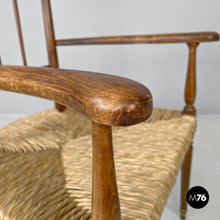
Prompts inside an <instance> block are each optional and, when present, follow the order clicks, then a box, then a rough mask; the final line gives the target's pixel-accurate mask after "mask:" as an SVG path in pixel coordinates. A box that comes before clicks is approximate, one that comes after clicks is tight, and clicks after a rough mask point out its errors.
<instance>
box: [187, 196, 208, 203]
mask: <svg viewBox="0 0 220 220" xmlns="http://www.w3.org/2000/svg"><path fill="white" fill-rule="evenodd" d="M200 200H201V201H203V202H204V201H206V200H207V198H206V195H205V194H195V195H189V201H200Z"/></svg>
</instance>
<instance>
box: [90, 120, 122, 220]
mask: <svg viewBox="0 0 220 220" xmlns="http://www.w3.org/2000/svg"><path fill="white" fill-rule="evenodd" d="M92 219H93V220H120V219H121V213H120V203H119V196H118V189H117V182H116V174H115V165H114V154H113V147H112V131H111V127H110V126H106V125H101V124H97V123H95V122H93V185H92Z"/></svg>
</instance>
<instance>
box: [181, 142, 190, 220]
mask: <svg viewBox="0 0 220 220" xmlns="http://www.w3.org/2000/svg"><path fill="white" fill-rule="evenodd" d="M191 159H192V144H191V146H190V148H189V150H188V152H187V153H186V156H185V159H184V162H183V166H182V179H181V181H182V185H181V208H180V212H181V218H182V219H185V215H186V207H187V202H186V194H187V191H188V188H189V179H190V168H191Z"/></svg>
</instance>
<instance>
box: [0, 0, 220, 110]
mask: <svg viewBox="0 0 220 220" xmlns="http://www.w3.org/2000/svg"><path fill="white" fill-rule="evenodd" d="M51 2H52V11H53V15H54V16H53V17H54V23H55V33H56V38H57V39H60V38H73V37H94V36H108V35H130V34H133V35H134V34H157V33H176V32H177V33H178V32H196V31H216V32H219V33H220V1H219V0H209V1H208V0H184V1H177V0H166V1H164V0H155V1H148V0H137V1H134V0H117V1H116V0H113V1H103V0H80V1H79V0H74V1H73V0H62V1H61V0H52V1H51ZM18 3H19V9H20V15H21V22H22V28H23V33H24V41H25V49H26V54H27V60H28V65H31V66H41V65H47V64H48V61H47V53H46V44H45V36H44V26H43V18H42V9H41V1H40V0H38V1H37V0H18ZM0 27H1V32H0V54H1V59H2V63H3V64H13V65H22V60H21V55H20V49H19V44H18V37H17V33H16V27H15V20H14V15H13V7H12V1H9V0H0ZM58 54H59V60H60V66H61V67H62V68H72V69H80V70H89V71H97V72H103V73H109V74H117V75H121V76H124V77H128V78H131V79H135V80H137V81H139V82H141V83H143V84H144V85H146V86H147V87H148V88H149V89H150V90H151V92H152V94H153V98H154V106H155V107H164V108H173V109H182V107H183V105H184V101H183V91H184V83H185V76H186V70H187V59H188V49H187V46H186V45H185V44H148V45H117V46H113V45H111V46H75V47H74V46H72V47H62V48H58ZM197 54H198V56H197V79H198V81H197V91H198V93H197V100H196V108H197V109H198V113H200V114H219V113H220V102H219V100H220V97H219V94H220V88H219V84H220V83H219V82H220V42H211V43H201V44H200V45H199V47H198V53H197ZM0 103H1V107H0V113H19V114H20V113H25V114H26V113H34V112H38V111H42V110H44V109H48V108H51V107H53V103H52V102H50V101H46V100H42V99H38V98H33V97H29V96H24V95H18V94H13V93H7V92H3V91H1V94H0Z"/></svg>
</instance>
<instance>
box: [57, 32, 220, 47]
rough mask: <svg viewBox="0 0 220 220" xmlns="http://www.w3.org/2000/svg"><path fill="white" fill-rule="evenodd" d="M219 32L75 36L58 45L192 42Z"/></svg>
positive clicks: (217, 36)
mask: <svg viewBox="0 0 220 220" xmlns="http://www.w3.org/2000/svg"><path fill="white" fill-rule="evenodd" d="M217 40H219V34H218V33H216V32H197V33H178V34H155V35H134V36H113V37H94V38H78V39H77V38H75V39H64V40H56V41H55V43H56V45H59V46H61V45H90V44H91V45H92V44H93V45H98V44H147V43H190V42H205V41H217Z"/></svg>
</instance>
